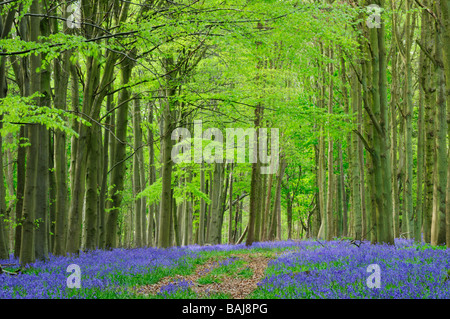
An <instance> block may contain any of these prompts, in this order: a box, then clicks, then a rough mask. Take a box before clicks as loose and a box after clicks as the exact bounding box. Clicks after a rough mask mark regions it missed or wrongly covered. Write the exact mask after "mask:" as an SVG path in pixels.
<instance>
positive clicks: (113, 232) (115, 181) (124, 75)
mask: <svg viewBox="0 0 450 319" xmlns="http://www.w3.org/2000/svg"><path fill="white" fill-rule="evenodd" d="M132 69H133V64H132V62H131V61H130V60H129V59H126V60H124V62H123V65H122V71H121V82H122V85H127V84H128V83H129V81H130V78H131V71H132ZM129 100H130V93H129V89H127V88H126V89H123V90H121V91H120V94H119V99H118V104H119V105H120V107H119V108H118V110H117V119H116V137H117V139H118V141H116V145H115V148H114V163H115V164H114V166H115V167H114V168H113V170H112V173H111V174H112V175H111V184H112V185H113V187H112V189H111V193H110V197H111V201H108V203H109V205H111V206H109V207H108V208H109V209H110V211H109V216H108V219H107V224H106V245H105V247H106V248H107V249H111V248H115V247H117V220H118V216H119V210H120V206H121V203H122V198H123V194H122V192H123V188H124V179H125V162H124V160H125V156H126V153H125V152H126V144H125V142H126V138H127V125H128V106H129Z"/></svg>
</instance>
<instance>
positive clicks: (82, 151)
mask: <svg viewBox="0 0 450 319" xmlns="http://www.w3.org/2000/svg"><path fill="white" fill-rule="evenodd" d="M369 5H376V6H377V7H376V8H378V9H377V10H378V11H373V10H374V9H373V8H374V7H373V6H371V7H368V6H369ZM0 6H1V12H0V13H1V19H0V22H1V23H0V36H1V38H0V46H1V48H2V49H1V52H0V62H1V63H0V134H1V138H0V149H1V152H0V162H2V163H3V166H2V167H3V169H2V170H0V180H3V181H4V182H3V183H0V259H2V258H7V257H8V255H9V253H10V252H11V251H14V255H15V256H16V257H19V258H20V262H21V263H23V264H27V263H30V262H33V261H35V260H36V259H43V260H44V259H46V258H48V255H49V253H52V254H55V255H64V254H66V253H70V254H77V253H79V251H80V250H93V249H97V248H100V249H113V248H116V247H142V246H155V247H160V248H166V247H170V246H173V245H190V244H200V245H203V244H219V243H225V242H228V243H237V242H244V240H245V242H246V244H247V245H251V244H252V243H253V242H257V241H261V240H279V239H285V238H305V237H312V238H318V239H326V240H332V239H333V238H335V237H351V238H353V239H355V240H370V241H371V242H373V243H376V242H385V243H389V244H393V243H394V238H396V237H406V238H415V240H416V241H421V237H422V233H423V240H424V241H425V242H428V243H431V244H434V245H441V244H444V243H447V245H450V240H449V238H450V221H449V220H450V217H449V216H450V207H449V203H450V200H449V197H450V191H449V189H450V187H448V183H449V180H450V168H449V165H448V163H449V161H450V158H449V156H450V152H449V150H448V138H449V128H450V125H449V123H448V122H449V119H450V109H449V107H448V99H449V97H448V96H449V92H450V84H449V78H450V74H449V69H450V67H449V64H450V62H449V61H450V55H449V48H448V43H450V40H449V39H450V26H449V23H450V22H449V15H450V13H449V7H450V4H449V2H448V1H444V0H441V1H432V0H423V1H420V2H419V1H417V2H415V3H414V2H405V3H396V2H394V1H390V2H388V1H384V0H378V1H375V2H370V3H369V2H368V1H344V2H342V1H341V2H339V3H337V2H332V1H319V2H317V1H302V2H300V3H297V2H296V1H292V2H291V1H284V2H277V3H275V2H267V1H253V2H251V3H249V2H248V1H244V0H242V1H240V0H239V1H234V2H233V3H230V4H223V3H221V2H219V1H216V0H208V1H203V2H198V1H190V0H181V1H177V2H173V1H165V0H164V1H145V0H142V1H140V0H139V1H136V2H128V1H123V2H122V1H115V2H108V1H90V0H86V1H85V0H82V1H77V2H73V3H71V4H70V5H69V4H68V3H66V2H61V1H59V2H58V1H56V2H55V1H54V2H50V3H45V2H40V1H37V0H33V1H30V2H29V3H28V4H25V3H21V2H8V3H2V4H1V5H0ZM368 9H370V10H371V11H370V10H368ZM374 17H375V18H374ZM71 19H75V21H73V20H71ZM371 19H372V20H371ZM78 20H79V21H78ZM368 21H371V22H372V23H367V22H368ZM377 21H379V22H380V24H378V22H377ZM198 121H201V128H200V127H199V126H198V125H197V124H198V123H199V122H198ZM226 128H233V129H242V131H245V132H252V133H251V134H250V136H246V137H245V144H244V146H240V144H239V143H234V147H233V148H232V149H227V147H228V145H229V144H228V143H227V141H226V138H225V137H226V134H222V135H223V136H222V137H223V139H222V140H221V139H220V136H219V133H217V131H221V132H222V133H224V132H225V129H226ZM271 128H276V129H278V131H277V132H279V135H278V136H276V137H277V138H278V139H277V140H274V139H271V138H269V135H267V136H266V135H265V134H263V133H262V132H265V131H262V129H267V132H269V131H270V129H271ZM178 129H181V130H180V131H177V130H178ZM213 129H216V130H213ZM179 132H184V133H186V132H189V134H190V135H189V136H188V137H186V136H181V135H178V136H177V133H179ZM253 132H254V133H255V134H253ZM216 133H217V134H216ZM271 134H272V133H271ZM273 134H275V133H273ZM234 138H236V137H233V142H234ZM252 141H253V142H252ZM228 142H230V141H228ZM278 144H279V145H278ZM188 145H190V146H191V147H189V146H188ZM230 145H231V144H230ZM261 145H262V146H265V148H264V147H261ZM192 146H193V147H192ZM241 147H242V148H245V156H244V159H245V161H240V160H237V159H238V158H237V156H236V155H237V154H238V153H239V152H241V151H242V149H241ZM252 147H253V153H252V152H250V149H251V148H252ZM176 149H181V150H183V151H181V152H180V153H179V154H178V155H179V156H180V158H178V159H181V160H177V161H175V158H174V156H176V155H177V154H174V150H176ZM221 149H222V150H224V152H223V154H222V153H221V152H220V150H221ZM198 151H200V152H202V154H200V155H202V156H201V157H198V156H199V154H198V153H196V152H198ZM225 151H226V152H225ZM264 152H265V153H264ZM208 153H210V154H209V155H208ZM274 153H276V154H274ZM189 154H190V155H191V157H190V160H186V158H187V157H186V156H188V155H189ZM227 154H231V155H234V160H233V161H231V160H230V158H231V157H229V155H227ZM241 154H242V153H241ZM262 155H265V157H263V156H262ZM272 155H274V156H272ZM275 155H276V156H275ZM183 156H185V157H186V158H183ZM265 158H266V159H267V158H269V159H271V160H273V161H276V165H273V164H274V163H273V162H269V163H267V161H265V160H264V159H265ZM263 171H264V172H269V174H263V173H262V172H263Z"/></svg>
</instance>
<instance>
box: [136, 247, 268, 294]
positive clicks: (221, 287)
mask: <svg viewBox="0 0 450 319" xmlns="http://www.w3.org/2000/svg"><path fill="white" fill-rule="evenodd" d="M229 257H238V258H239V259H241V260H244V261H245V262H246V263H245V266H244V267H245V268H249V269H251V270H252V272H253V275H252V277H251V278H242V277H239V276H236V275H234V276H225V275H224V276H222V277H221V282H219V283H209V284H203V285H201V284H198V283H197V280H198V279H200V278H201V277H203V276H205V275H206V274H207V273H208V272H209V271H210V270H212V269H213V268H216V267H218V266H219V261H220V260H218V259H217V258H211V259H210V260H208V261H207V262H206V263H204V264H203V265H200V266H198V267H197V268H196V270H195V273H193V274H191V275H188V276H182V275H175V276H172V277H165V278H163V279H161V280H160V281H159V282H158V283H156V284H152V285H146V286H140V287H138V288H137V289H136V290H135V292H137V293H138V294H145V295H155V294H157V293H158V292H159V291H160V289H161V287H163V286H165V285H167V284H169V283H174V282H177V281H179V280H185V281H190V282H192V283H193V285H191V287H190V288H191V290H192V291H194V292H195V293H196V294H197V295H198V297H199V298H204V297H208V296H211V295H215V294H218V293H223V294H227V295H229V296H230V298H232V299H244V298H246V297H247V296H248V295H249V294H250V293H252V292H253V291H254V290H255V289H256V288H257V283H258V282H260V281H261V280H262V279H263V278H264V271H265V269H266V268H267V264H268V263H269V261H270V260H271V259H273V258H274V256H272V257H268V256H267V254H266V255H263V254H261V253H246V254H235V255H232V256H229Z"/></svg>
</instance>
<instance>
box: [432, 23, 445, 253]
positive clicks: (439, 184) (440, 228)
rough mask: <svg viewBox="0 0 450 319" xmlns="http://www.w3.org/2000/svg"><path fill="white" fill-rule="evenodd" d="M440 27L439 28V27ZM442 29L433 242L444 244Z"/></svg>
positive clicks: (437, 76)
mask: <svg viewBox="0 0 450 319" xmlns="http://www.w3.org/2000/svg"><path fill="white" fill-rule="evenodd" d="M438 29H439V28H438ZM440 33H441V31H440V30H437V31H436V33H435V39H436V42H435V43H436V44H435V45H436V54H435V59H436V63H435V73H434V74H435V81H436V89H437V90H436V109H437V112H436V123H437V125H436V128H437V140H436V164H435V185H434V189H433V214H432V219H431V244H432V245H443V244H444V243H445V238H446V234H445V230H446V222H445V215H446V213H445V209H446V203H445V197H446V188H447V141H446V135H447V119H446V117H447V108H446V101H445V77H444V70H443V67H442V65H443V61H442V51H441V43H442V40H441V34H440Z"/></svg>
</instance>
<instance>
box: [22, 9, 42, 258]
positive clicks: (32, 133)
mask: <svg viewBox="0 0 450 319" xmlns="http://www.w3.org/2000/svg"><path fill="white" fill-rule="evenodd" d="M30 13H33V14H40V7H39V1H38V0H33V1H32V3H31V6H30ZM39 22H40V20H39V18H38V17H36V16H33V17H30V41H33V42H38V37H39V34H40V32H39V31H40V27H39ZM40 65H41V62H40V57H39V56H38V55H31V56H30V80H31V81H30V83H31V87H30V89H31V90H30V93H31V94H33V93H34V92H39V90H40V80H39V74H37V73H36V70H37V69H38V68H39V67H40ZM36 102H37V101H36ZM27 130H28V143H29V144H30V146H28V147H27V153H26V155H27V156H26V161H27V164H26V171H25V187H24V199H23V212H22V217H23V223H22V238H21V246H20V264H21V265H26V264H29V263H33V262H34V261H35V260H36V255H35V250H34V221H35V212H36V206H35V202H36V189H37V168H38V144H39V137H40V135H39V127H38V126H37V125H29V127H28V129H27Z"/></svg>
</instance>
